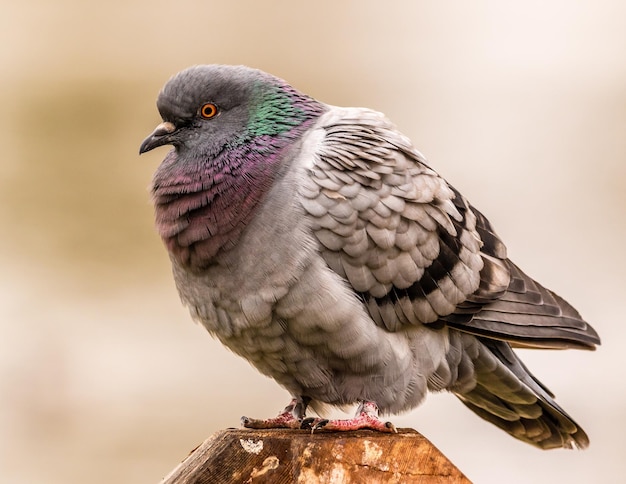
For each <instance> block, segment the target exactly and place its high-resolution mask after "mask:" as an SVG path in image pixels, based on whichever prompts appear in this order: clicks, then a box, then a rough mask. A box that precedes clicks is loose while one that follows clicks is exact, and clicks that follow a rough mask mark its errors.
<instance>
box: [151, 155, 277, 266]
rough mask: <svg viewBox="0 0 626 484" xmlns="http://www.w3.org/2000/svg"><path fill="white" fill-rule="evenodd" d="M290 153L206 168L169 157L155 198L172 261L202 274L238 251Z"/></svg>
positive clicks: (223, 160) (226, 159)
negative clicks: (224, 252) (223, 255)
mask: <svg viewBox="0 0 626 484" xmlns="http://www.w3.org/2000/svg"><path fill="white" fill-rule="evenodd" d="M285 151H286V148H283V149H280V150H277V151H275V152H274V153H272V154H267V153H264V154H263V155H260V154H258V153H254V152H253V153H251V152H244V151H239V152H231V153H228V154H225V155H222V156H221V157H220V158H218V159H216V160H212V161H211V162H202V163H201V162H198V161H195V162H193V163H190V162H188V161H185V162H184V163H183V162H180V160H176V156H177V155H176V152H175V151H174V150H173V151H172V152H170V154H169V155H168V157H167V158H166V159H165V160H164V162H163V164H162V165H161V167H160V169H159V171H157V174H156V176H155V180H154V186H153V190H152V193H153V200H154V204H155V215H156V226H157V230H158V232H159V234H160V235H161V238H162V239H163V241H164V243H165V245H166V247H167V249H168V250H169V252H170V255H171V256H172V257H173V259H175V260H176V261H177V262H178V263H180V264H181V265H183V266H185V267H188V268H190V269H192V270H193V269H197V270H201V269H202V268H204V267H207V266H208V265H210V264H211V262H212V260H213V259H214V258H215V256H216V255H217V254H218V253H219V252H220V251H221V250H227V249H229V248H232V247H234V246H235V245H236V243H237V241H238V240H239V238H240V236H241V234H242V232H243V230H244V229H245V227H246V226H247V225H248V222H249V220H250V219H251V218H252V217H253V216H254V214H255V212H256V210H257V209H258V206H259V205H260V203H261V202H262V200H263V198H264V196H265V194H266V193H267V191H268V190H269V188H270V187H271V185H272V183H273V181H274V179H275V178H276V176H278V174H279V170H280V166H281V161H282V159H283V158H284V155H285ZM181 167H182V168H181Z"/></svg>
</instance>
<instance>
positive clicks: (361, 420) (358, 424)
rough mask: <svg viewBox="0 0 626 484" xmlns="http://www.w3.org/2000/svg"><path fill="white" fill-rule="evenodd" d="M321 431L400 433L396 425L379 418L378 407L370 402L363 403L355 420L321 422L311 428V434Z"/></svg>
mask: <svg viewBox="0 0 626 484" xmlns="http://www.w3.org/2000/svg"><path fill="white" fill-rule="evenodd" d="M320 429H324V430H334V431H339V432H341V431H348V430H360V429H371V430H377V431H379V432H389V433H395V432H398V431H397V430H396V426H395V425H394V424H392V423H391V422H383V421H382V420H381V419H380V418H378V405H376V404H375V403H374V402H369V401H363V402H361V404H360V405H359V408H358V409H357V411H356V415H355V416H354V417H353V418H350V419H346V420H320V421H319V422H317V423H315V424H314V425H313V426H312V427H311V432H314V431H315V430H320Z"/></svg>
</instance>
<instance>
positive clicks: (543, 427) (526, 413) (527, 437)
mask: <svg viewBox="0 0 626 484" xmlns="http://www.w3.org/2000/svg"><path fill="white" fill-rule="evenodd" d="M479 339H480V342H481V343H482V345H479V346H480V351H479V354H478V355H477V357H476V358H474V359H473V360H474V361H473V363H474V369H475V375H476V386H475V387H474V388H472V389H471V390H470V391H467V392H462V393H455V394H456V396H457V397H459V398H460V399H461V401H462V402H463V403H464V404H465V405H466V406H467V407H468V408H470V409H471V410H472V411H474V412H475V413H476V414H477V415H479V416H480V417H482V418H484V419H485V420H487V421H488V422H491V423H492V424H494V425H496V426H498V427H500V428H501V429H502V430H504V431H505V432H507V433H509V434H511V435H512V436H513V437H515V438H517V439H520V440H522V441H524V442H527V443H529V444H532V445H535V446H537V447H540V448H542V449H555V448H574V447H577V448H579V449H583V448H585V447H587V446H588V445H589V438H588V437H587V434H586V433H585V431H584V430H583V429H582V428H581V427H580V426H579V425H578V424H577V423H576V422H574V420H572V418H571V417H570V416H569V415H568V414H567V413H565V411H564V410H563V409H562V408H561V407H559V406H558V405H557V404H556V402H555V401H554V400H553V396H554V395H552V393H551V392H550V390H548V389H547V388H546V387H545V386H543V385H542V384H541V383H540V382H539V381H538V380H537V379H536V378H535V377H534V376H533V375H532V374H531V373H530V371H528V369H527V368H526V367H525V366H524V364H523V363H522V362H521V360H520V359H519V358H518V357H517V355H516V354H515V353H514V352H513V350H512V349H511V346H510V345H509V344H508V343H506V342H504V341H496V340H488V339H483V338H479Z"/></svg>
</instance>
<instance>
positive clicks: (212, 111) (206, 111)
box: [200, 103, 218, 119]
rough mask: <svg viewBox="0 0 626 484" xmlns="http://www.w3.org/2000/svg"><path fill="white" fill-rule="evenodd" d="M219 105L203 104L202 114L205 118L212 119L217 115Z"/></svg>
mask: <svg viewBox="0 0 626 484" xmlns="http://www.w3.org/2000/svg"><path fill="white" fill-rule="evenodd" d="M217 112H218V111H217V106H216V105H215V104H213V103H206V104H203V105H202V107H201V108H200V116H202V117H203V118H204V119H210V118H212V117H214V116H216V115H217Z"/></svg>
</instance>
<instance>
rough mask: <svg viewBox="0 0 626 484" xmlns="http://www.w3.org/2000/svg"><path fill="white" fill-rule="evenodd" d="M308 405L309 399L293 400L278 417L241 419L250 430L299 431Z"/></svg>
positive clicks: (242, 423)
mask: <svg viewBox="0 0 626 484" xmlns="http://www.w3.org/2000/svg"><path fill="white" fill-rule="evenodd" d="M307 405H308V399H306V398H293V399H292V400H291V402H290V403H289V405H287V406H286V407H285V409H284V410H283V411H282V412H281V413H279V414H278V416H277V417H274V418H268V419H256V418H249V417H245V416H244V417H241V425H243V426H244V427H246V428H248V429H299V428H300V426H301V424H302V420H303V419H304V415H305V412H306V407H307Z"/></svg>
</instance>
